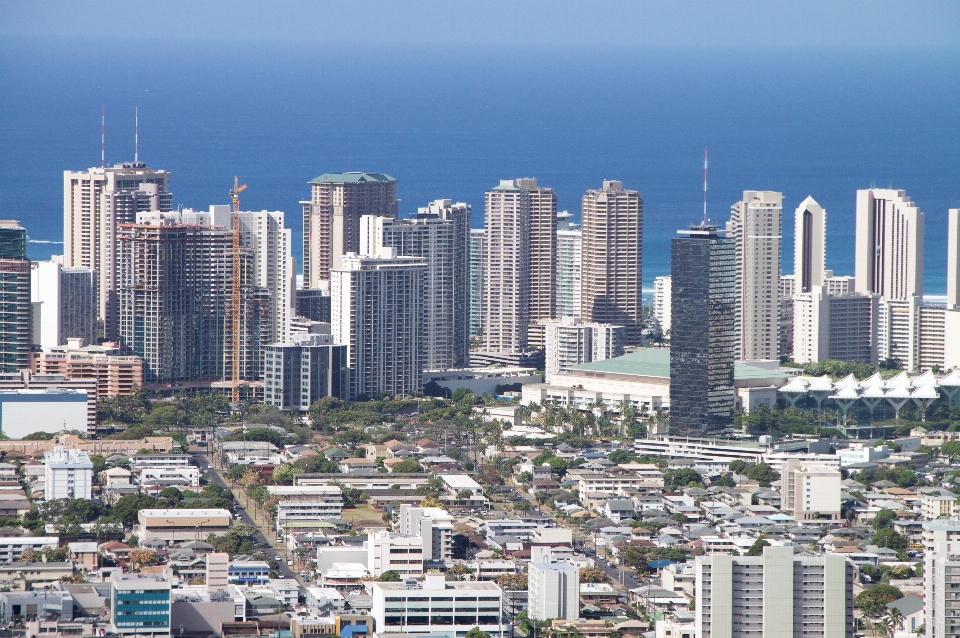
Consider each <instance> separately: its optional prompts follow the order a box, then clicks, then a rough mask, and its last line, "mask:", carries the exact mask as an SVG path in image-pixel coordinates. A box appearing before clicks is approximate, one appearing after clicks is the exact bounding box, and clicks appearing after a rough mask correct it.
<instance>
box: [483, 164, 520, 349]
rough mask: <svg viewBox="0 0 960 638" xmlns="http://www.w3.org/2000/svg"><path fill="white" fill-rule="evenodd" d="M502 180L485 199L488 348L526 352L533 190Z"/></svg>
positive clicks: (485, 330) (485, 334)
mask: <svg viewBox="0 0 960 638" xmlns="http://www.w3.org/2000/svg"><path fill="white" fill-rule="evenodd" d="M516 181H517V180H512V179H508V180H500V185H499V186H496V187H494V188H492V189H490V190H488V191H487V192H486V195H485V196H484V228H485V230H486V245H485V250H484V263H483V273H484V279H483V309H482V313H483V315H482V316H483V319H482V323H483V350H484V351H486V352H496V353H513V352H522V351H525V350H526V349H527V336H528V333H527V324H529V323H530V242H529V237H530V232H531V230H530V228H531V226H530V224H531V208H532V203H531V198H530V192H529V191H528V190H526V189H523V188H521V187H520V186H518V185H517V184H516Z"/></svg>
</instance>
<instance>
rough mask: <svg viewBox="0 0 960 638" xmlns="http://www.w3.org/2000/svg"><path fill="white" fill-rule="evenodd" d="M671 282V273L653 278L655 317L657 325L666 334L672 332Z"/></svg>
mask: <svg viewBox="0 0 960 638" xmlns="http://www.w3.org/2000/svg"><path fill="white" fill-rule="evenodd" d="M671 283H672V280H671V278H670V275H664V276H660V277H657V278H656V279H654V280H653V318H654V319H656V320H657V325H658V326H660V331H661V332H662V333H664V334H666V333H668V332H670V312H671V310H670V299H671V295H672V292H671V288H670V285H671Z"/></svg>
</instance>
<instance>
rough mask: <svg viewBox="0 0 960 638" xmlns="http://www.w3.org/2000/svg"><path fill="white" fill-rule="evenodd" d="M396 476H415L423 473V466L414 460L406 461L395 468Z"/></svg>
mask: <svg viewBox="0 0 960 638" xmlns="http://www.w3.org/2000/svg"><path fill="white" fill-rule="evenodd" d="M393 471H394V473H395V474H414V473H419V472H423V471H424V470H423V466H422V465H420V463H419V462H417V461H415V460H414V459H404V460H402V461H400V462H399V463H397V464H396V465H394V466H393Z"/></svg>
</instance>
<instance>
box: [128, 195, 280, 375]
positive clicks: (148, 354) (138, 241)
mask: <svg viewBox="0 0 960 638" xmlns="http://www.w3.org/2000/svg"><path fill="white" fill-rule="evenodd" d="M185 218H186V215H184V216H181V215H180V214H179V213H146V214H141V215H139V216H138V219H137V221H138V222H139V223H136V224H121V225H120V228H119V230H118V233H117V255H118V265H117V270H118V287H117V288H118V299H119V309H120V343H121V348H122V351H123V352H124V354H136V355H138V356H140V357H141V358H142V359H143V362H144V371H143V378H144V384H145V385H146V386H147V387H148V388H149V387H151V386H154V387H158V388H161V387H168V388H169V387H174V388H176V387H177V386H179V385H181V384H187V383H190V384H195V382H217V381H229V380H232V370H233V355H232V352H233V339H232V334H233V330H232V319H231V316H232V301H231V291H232V277H233V233H232V231H230V230H227V229H224V228H223V227H219V226H210V225H205V224H202V223H185V222H190V221H191V220H190V219H185ZM240 263H241V267H240V304H241V306H240V340H241V341H240V348H239V354H240V375H239V378H240V380H241V381H253V380H257V379H259V378H260V377H261V371H262V368H263V366H262V361H261V356H262V354H261V353H262V352H263V348H264V346H265V345H266V344H267V343H268V340H269V335H268V331H267V329H266V328H267V325H268V317H267V312H268V310H269V306H270V303H269V302H270V293H269V292H268V291H267V290H265V289H262V288H259V287H257V286H256V285H255V282H256V280H255V277H254V262H253V255H252V253H251V251H250V250H249V249H246V248H243V249H241V253H240Z"/></svg>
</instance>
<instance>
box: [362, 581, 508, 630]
mask: <svg viewBox="0 0 960 638" xmlns="http://www.w3.org/2000/svg"><path fill="white" fill-rule="evenodd" d="M501 594H502V592H501V590H500V588H499V587H498V586H497V585H496V584H495V583H492V582H487V581H484V582H477V581H451V582H447V581H446V577H445V576H444V575H443V574H426V575H425V576H424V578H423V580H422V581H413V582H406V583H404V582H400V583H380V582H376V583H373V609H372V611H371V615H372V616H373V619H374V623H375V626H376V628H377V631H378V632H379V633H388V632H402V633H406V634H417V635H423V633H424V632H442V633H443V634H446V635H448V636H464V635H466V632H468V631H470V630H471V629H473V628H475V627H476V628H478V629H479V630H480V631H484V632H487V633H488V634H490V636H492V637H494V638H505V636H507V634H508V632H509V629H510V627H511V625H510V624H508V623H502V622H501V619H502V618H503V604H502V602H501Z"/></svg>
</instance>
